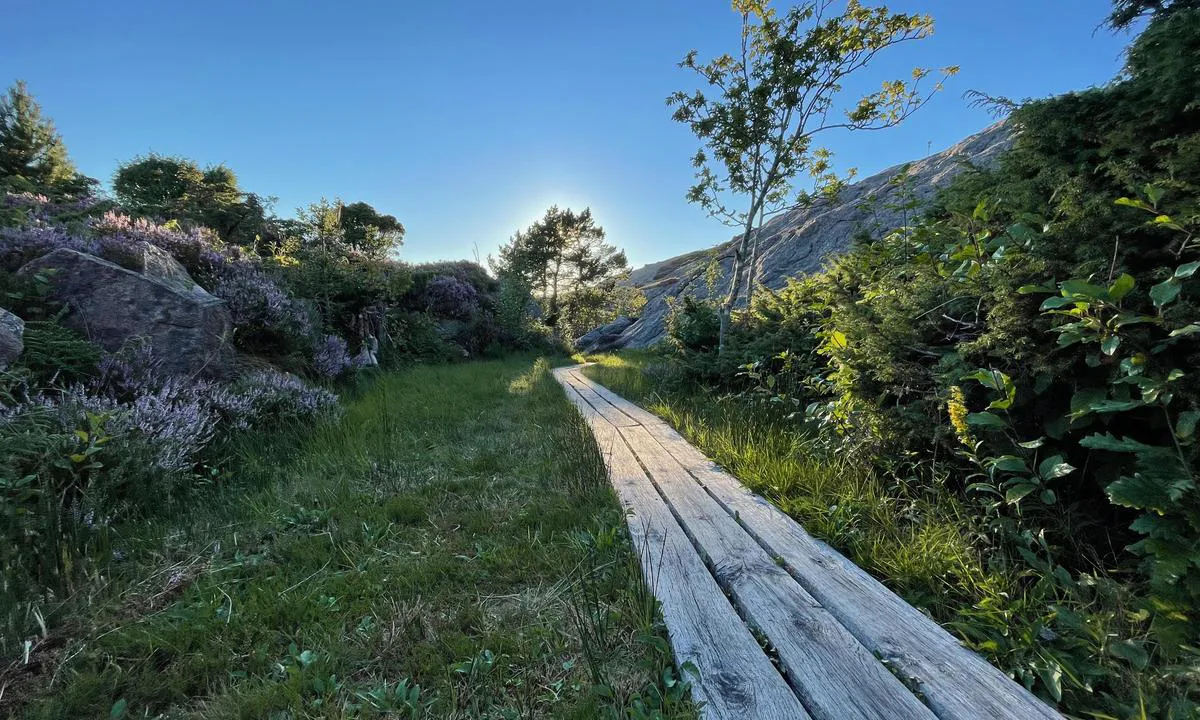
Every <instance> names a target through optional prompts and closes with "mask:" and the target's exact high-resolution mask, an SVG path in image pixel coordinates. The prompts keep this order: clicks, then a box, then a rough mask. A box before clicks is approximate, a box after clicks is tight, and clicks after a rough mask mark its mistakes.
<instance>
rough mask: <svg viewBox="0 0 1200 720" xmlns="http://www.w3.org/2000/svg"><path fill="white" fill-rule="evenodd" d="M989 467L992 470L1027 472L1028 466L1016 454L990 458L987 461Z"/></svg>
mask: <svg viewBox="0 0 1200 720" xmlns="http://www.w3.org/2000/svg"><path fill="white" fill-rule="evenodd" d="M987 464H988V466H989V467H991V468H992V469H993V470H1003V471H1004V472H1029V466H1028V465H1026V464H1025V461H1024V460H1022V459H1021V458H1019V457H1017V456H1016V455H1001V456H1000V457H995V458H991V459H989V460H988V461H987Z"/></svg>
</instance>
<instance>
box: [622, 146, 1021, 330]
mask: <svg viewBox="0 0 1200 720" xmlns="http://www.w3.org/2000/svg"><path fill="white" fill-rule="evenodd" d="M1012 141H1013V130H1012V129H1011V128H1010V127H1008V126H1006V125H1004V124H1003V123H997V124H995V125H992V126H991V127H989V128H987V129H985V130H983V131H982V132H980V133H978V134H976V135H972V136H971V137H969V138H967V139H966V140H963V141H962V142H960V143H958V144H957V145H954V146H953V147H950V148H948V149H946V150H943V151H942V152H940V153H937V154H935V155H930V156H929V157H927V158H924V159H923V160H917V161H916V162H913V163H909V164H908V166H907V169H906V168H905V167H904V166H896V167H892V168H888V169H887V170H884V171H883V172H881V173H878V174H876V175H872V176H871V177H868V178H866V179H864V180H861V181H859V182H857V183H855V184H853V185H850V186H848V187H846V188H845V189H844V190H843V191H842V192H841V193H840V195H839V196H838V198H837V200H836V201H834V202H821V203H817V204H814V205H812V206H810V207H804V208H797V209H795V210H791V211H789V212H786V213H783V214H782V215H778V216H776V217H775V218H773V219H771V220H770V221H769V222H767V223H766V225H765V226H764V227H763V229H762V231H761V232H762V235H761V238H760V239H759V247H758V259H757V262H756V263H755V265H754V268H753V269H752V270H753V272H754V277H755V280H756V281H757V282H758V283H759V284H760V285H761V286H765V287H768V288H771V289H773V290H777V289H779V288H781V287H783V286H784V285H786V284H787V280H788V278H791V277H795V276H797V275H803V274H805V273H811V272H815V271H819V270H820V269H821V268H822V266H823V265H824V264H825V262H826V260H827V259H828V258H830V257H832V256H835V255H838V254H841V253H843V252H845V251H846V250H847V249H848V248H849V247H850V244H851V242H852V240H853V239H854V237H855V236H856V235H857V234H859V233H861V232H864V231H865V232H871V231H888V230H892V229H894V228H896V227H899V226H900V225H902V224H904V222H905V221H906V220H908V221H911V220H912V218H913V214H914V212H919V211H920V209H921V208H922V207H923V206H926V205H927V204H928V203H929V202H930V201H931V200H932V199H933V197H934V195H935V193H936V192H937V190H938V189H939V188H941V187H943V186H945V185H946V184H947V183H948V182H949V181H950V179H951V178H953V177H954V176H955V175H957V174H958V173H959V172H961V171H962V170H964V169H965V168H967V167H970V166H976V167H986V166H989V165H990V164H992V163H994V162H995V160H996V157H997V156H998V155H999V154H1000V153H1001V152H1002V151H1004V150H1006V149H1007V148H1009V147H1010V146H1011V145H1012ZM898 177H903V178H904V181H903V182H897V181H896V180H897V178H898ZM909 204H911V205H913V206H915V207H909V208H907V209H904V208H900V207H897V206H900V205H909ZM739 237H740V236H739ZM737 240H738V238H737V237H735V238H734V239H733V240H730V241H729V242H727V243H725V244H723V245H719V246H717V247H715V248H713V249H712V250H698V251H695V252H690V253H687V254H685V255H680V256H678V257H674V258H671V259H669V260H663V261H661V262H656V263H651V264H649V265H646V266H644V267H641V268H638V269H637V270H634V271H633V272H632V273H631V274H630V277H629V281H628V282H629V283H630V284H632V285H634V286H635V287H638V288H640V289H641V290H642V292H644V293H645V294H646V300H647V302H646V306H645V308H643V310H642V315H641V317H640V318H639V319H638V320H637V322H635V323H632V324H631V325H630V326H629V327H628V328H626V329H625V330H623V331H622V332H621V335H620V337H619V338H617V339H616V340H615V341H614V344H613V347H630V348H640V347H647V346H649V345H653V344H655V343H657V342H658V341H659V340H661V339H662V338H663V336H664V335H665V333H666V318H667V312H668V310H669V303H670V302H671V300H672V299H673V298H678V297H682V296H684V295H691V296H693V297H696V298H706V297H709V296H710V295H715V296H717V297H723V296H724V295H725V294H727V293H728V292H729V282H730V281H729V273H730V270H731V268H732V266H733V252H734V247H735V243H736V242H737ZM714 261H715V262H716V263H717V266H718V268H719V271H720V272H719V279H718V280H717V282H716V283H714V287H712V288H709V286H708V283H707V282H706V279H705V278H706V275H707V273H706V271H707V269H708V267H709V264H710V263H711V262H714Z"/></svg>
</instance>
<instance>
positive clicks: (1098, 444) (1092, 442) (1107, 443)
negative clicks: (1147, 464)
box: [1079, 433, 1155, 452]
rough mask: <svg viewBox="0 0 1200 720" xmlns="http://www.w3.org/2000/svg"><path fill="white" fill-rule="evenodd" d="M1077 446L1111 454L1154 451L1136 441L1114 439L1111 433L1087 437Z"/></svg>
mask: <svg viewBox="0 0 1200 720" xmlns="http://www.w3.org/2000/svg"><path fill="white" fill-rule="evenodd" d="M1079 444H1080V445H1082V446H1084V447H1085V448H1091V449H1092V450H1111V451H1113V452H1145V451H1147V450H1150V451H1152V450H1154V449H1155V448H1153V447H1151V446H1150V445H1145V444H1143V443H1140V442H1138V441H1137V440H1131V439H1129V438H1118V437H1115V436H1114V435H1113V434H1112V433H1104V434H1103V435H1100V434H1098V433H1097V434H1095V435H1088V436H1087V437H1085V438H1084V439H1082V440H1080V441H1079Z"/></svg>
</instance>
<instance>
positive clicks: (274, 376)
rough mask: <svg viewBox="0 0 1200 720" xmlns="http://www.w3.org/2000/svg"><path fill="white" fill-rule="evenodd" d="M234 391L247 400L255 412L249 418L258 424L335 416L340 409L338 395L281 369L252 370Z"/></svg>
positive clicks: (240, 399)
mask: <svg viewBox="0 0 1200 720" xmlns="http://www.w3.org/2000/svg"><path fill="white" fill-rule="evenodd" d="M235 391H236V393H237V397H238V398H239V402H244V403H247V407H249V408H250V410H251V412H252V413H253V414H252V415H251V416H250V417H251V418H252V419H253V422H254V423H255V424H258V425H270V424H276V423H280V422H283V421H287V420H312V419H313V418H318V417H322V416H332V415H335V414H336V413H337V411H338V410H339V405H338V396H337V395H336V394H334V393H332V392H330V391H329V390H325V389H324V388H318V387H313V386H312V385H309V384H308V383H306V382H304V381H303V380H301V379H300V378H298V377H296V376H295V375H289V374H287V373H282V372H279V371H278V370H259V371H257V372H253V373H250V374H249V375H247V376H246V377H245V378H243V379H242V380H241V381H240V382H239V383H238V384H237V385H236V386H235Z"/></svg>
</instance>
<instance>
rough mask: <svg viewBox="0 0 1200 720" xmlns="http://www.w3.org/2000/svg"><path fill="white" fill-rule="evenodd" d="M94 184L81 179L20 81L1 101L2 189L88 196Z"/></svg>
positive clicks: (91, 181)
mask: <svg viewBox="0 0 1200 720" xmlns="http://www.w3.org/2000/svg"><path fill="white" fill-rule="evenodd" d="M94 184H95V181H94V180H92V179H91V178H87V177H84V176H83V175H80V174H79V172H78V171H77V170H76V169H75V166H74V165H73V164H72V163H71V160H70V158H68V157H67V147H66V145H64V144H63V141H62V137H61V136H60V135H59V134H58V131H57V130H55V129H54V123H53V122H51V121H50V119H49V118H43V117H42V108H41V106H39V105H38V104H37V101H35V100H34V99H33V96H32V95H30V94H29V89H28V88H27V87H26V86H25V82H24V81H22V80H18V81H17V82H16V83H14V84H13V86H12V87H10V88H9V89H8V93H7V94H5V95H4V96H3V97H0V185H8V186H11V187H13V188H14V189H19V190H30V191H34V192H39V193H47V194H50V195H76V194H81V193H84V192H86V191H87V190H88V189H89V188H90V187H91V186H92V185H94Z"/></svg>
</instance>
